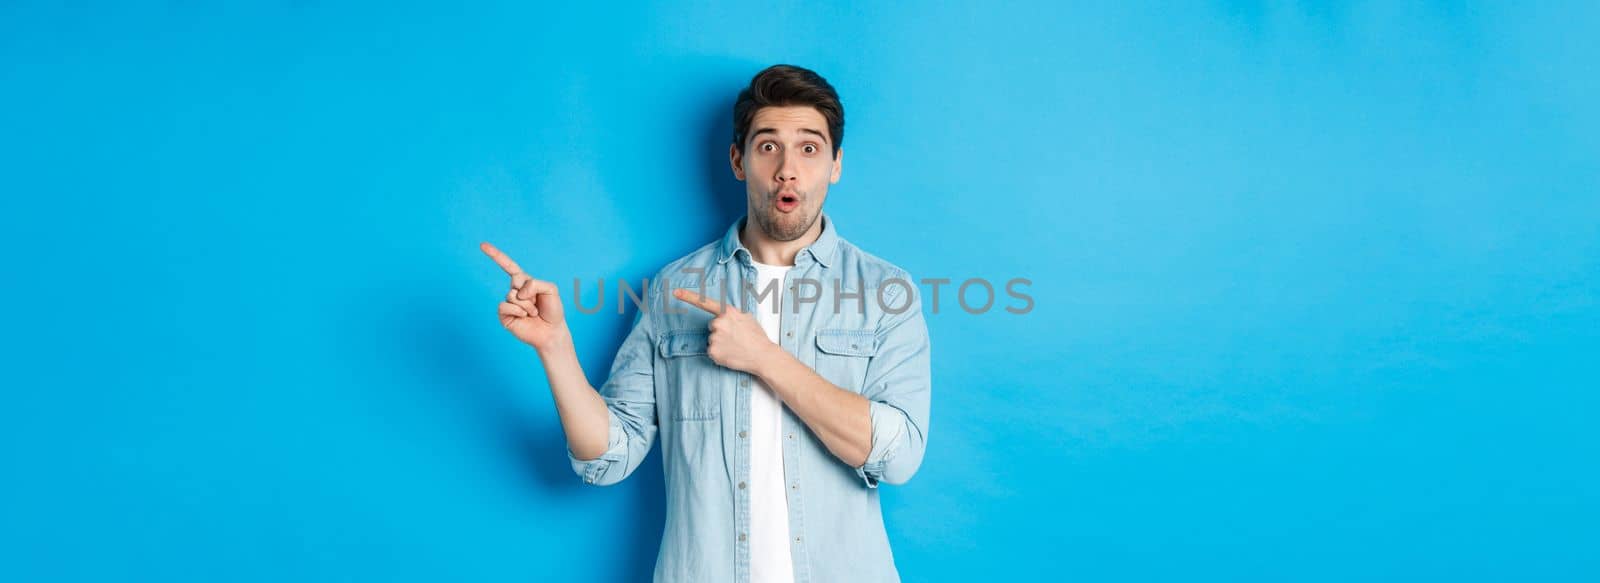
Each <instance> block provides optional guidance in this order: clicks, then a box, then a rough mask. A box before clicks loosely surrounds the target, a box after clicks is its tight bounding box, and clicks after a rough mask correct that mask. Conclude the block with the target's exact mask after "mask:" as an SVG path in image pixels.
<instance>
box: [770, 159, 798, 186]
mask: <svg viewBox="0 0 1600 583" xmlns="http://www.w3.org/2000/svg"><path fill="white" fill-rule="evenodd" d="M790 156H792V154H787V153H786V154H784V155H783V157H782V159H780V160H779V161H778V169H777V171H776V174H775V175H774V176H773V179H774V180H777V181H778V182H779V183H788V182H794V181H795V180H796V179H798V178H800V176H799V175H798V174H797V173H796V171H795V170H796V169H797V168H799V167H800V164H799V162H798V161H797V160H794V159H792V158H790Z"/></svg>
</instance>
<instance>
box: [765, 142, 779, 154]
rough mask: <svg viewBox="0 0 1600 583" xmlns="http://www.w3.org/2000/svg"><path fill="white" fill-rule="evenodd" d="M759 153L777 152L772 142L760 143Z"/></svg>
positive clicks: (775, 145) (776, 146)
mask: <svg viewBox="0 0 1600 583" xmlns="http://www.w3.org/2000/svg"><path fill="white" fill-rule="evenodd" d="M761 151H763V152H776V151H778V145H777V144H774V143H772V142H762V143H761Z"/></svg>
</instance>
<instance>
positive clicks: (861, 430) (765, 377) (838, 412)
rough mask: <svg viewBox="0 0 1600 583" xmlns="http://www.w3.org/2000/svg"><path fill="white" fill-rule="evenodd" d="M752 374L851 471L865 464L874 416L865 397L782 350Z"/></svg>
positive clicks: (870, 448)
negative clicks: (769, 388)
mask: <svg viewBox="0 0 1600 583" xmlns="http://www.w3.org/2000/svg"><path fill="white" fill-rule="evenodd" d="M774 348H776V347H774ZM753 374H755V375H756V376H757V377H758V378H760V379H761V380H762V382H765V383H766V384H767V386H769V387H772V390H773V392H774V393H776V394H777V395H778V398H779V399H781V400H782V401H783V404H784V405H787V406H788V407H789V409H790V410H792V411H794V412H795V415H797V416H799V417H800V420H801V421H804V422H805V424H806V426H807V427H809V428H811V432H812V433H814V434H816V435H817V438H818V439H821V440H822V443H823V445H825V446H827V448H828V451H829V452H832V453H833V455H834V456H835V457H838V458H839V459H840V460H842V461H844V463H845V464H847V465H849V466H850V467H852V468H854V467H859V466H861V465H862V464H864V463H866V461H867V454H868V453H869V452H871V451H872V413H871V406H870V404H869V403H868V401H867V400H866V399H865V398H864V397H862V396H861V395H858V394H856V393H852V392H850V391H847V390H844V389H841V388H839V387H838V386H835V385H834V384H833V383H830V382H828V380H827V379H824V378H822V376H821V375H818V374H817V373H816V371H814V370H811V367H809V366H806V365H805V363H802V362H800V361H799V360H797V359H795V358H794V356H792V355H790V354H789V353H788V352H784V351H783V350H782V349H778V350H775V351H774V354H773V355H772V356H771V357H770V358H766V359H763V365H762V366H761V367H760V368H758V369H756V370H755V371H753Z"/></svg>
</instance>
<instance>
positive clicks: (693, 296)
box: [672, 289, 728, 315]
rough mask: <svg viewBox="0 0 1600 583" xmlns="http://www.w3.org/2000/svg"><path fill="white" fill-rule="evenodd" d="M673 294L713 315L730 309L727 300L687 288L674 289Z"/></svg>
mask: <svg viewBox="0 0 1600 583" xmlns="http://www.w3.org/2000/svg"><path fill="white" fill-rule="evenodd" d="M672 296H673V297H675V298H678V299H680V300H683V301H684V302H685V303H688V304H689V305H691V306H694V307H696V308H700V309H702V310H705V311H706V312H707V313H710V314H712V315H717V314H721V313H723V312H725V311H727V310H728V304H727V303H726V302H722V301H719V300H713V299H711V298H708V297H705V296H703V295H700V294H698V293H695V292H692V291H689V290H686V289H679V290H673V292H672Z"/></svg>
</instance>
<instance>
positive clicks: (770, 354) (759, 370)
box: [750, 344, 790, 386]
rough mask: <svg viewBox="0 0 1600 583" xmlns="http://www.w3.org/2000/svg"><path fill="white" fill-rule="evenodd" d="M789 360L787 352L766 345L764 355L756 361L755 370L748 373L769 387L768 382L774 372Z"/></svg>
mask: <svg viewBox="0 0 1600 583" xmlns="http://www.w3.org/2000/svg"><path fill="white" fill-rule="evenodd" d="M789 358H790V356H789V352H788V351H786V350H784V349H783V347H782V346H778V345H777V344H767V350H766V354H764V355H762V357H761V358H759V359H757V360H756V367H755V370H752V371H750V373H751V374H754V375H755V376H756V377H757V378H759V379H761V381H762V382H764V383H766V384H767V385H768V386H771V385H772V383H771V382H770V381H771V379H772V375H773V373H774V372H776V371H778V370H780V369H781V368H782V366H783V363H784V362H785V361H786V360H788V359H789Z"/></svg>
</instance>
